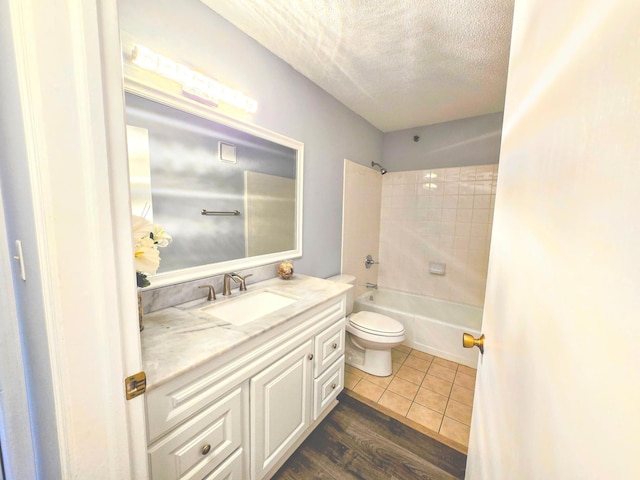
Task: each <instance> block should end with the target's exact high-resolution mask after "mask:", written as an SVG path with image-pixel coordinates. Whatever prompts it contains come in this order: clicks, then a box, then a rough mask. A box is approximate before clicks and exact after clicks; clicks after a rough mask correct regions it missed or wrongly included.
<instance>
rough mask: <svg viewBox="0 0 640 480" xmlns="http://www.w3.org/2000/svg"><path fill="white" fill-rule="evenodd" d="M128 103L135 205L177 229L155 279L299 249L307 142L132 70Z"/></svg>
mask: <svg viewBox="0 0 640 480" xmlns="http://www.w3.org/2000/svg"><path fill="white" fill-rule="evenodd" d="M125 72H126V70H125ZM125 104H126V124H127V144H128V154H129V170H130V185H131V199H132V213H133V214H135V215H140V216H143V217H145V218H147V219H148V220H150V221H152V222H153V223H155V224H158V225H161V226H162V227H164V229H165V230H166V232H167V233H168V234H169V235H171V236H172V237H173V241H172V243H171V244H170V245H169V246H168V247H167V248H163V249H161V251H160V256H161V262H160V267H159V269H158V272H157V274H156V275H153V276H150V277H149V280H150V282H151V286H150V287H149V288H154V287H156V288H157V287H161V286H166V285H169V284H174V283H181V282H184V281H189V280H195V279H198V278H204V277H208V276H213V275H218V274H222V273H227V272H231V271H234V270H242V269H247V268H251V267H257V266H260V265H266V264H269V263H274V262H278V261H281V260H285V259H293V258H298V257H300V256H302V171H303V144H302V143H301V142H298V141H296V140H293V139H290V138H288V137H285V136H282V135H279V134H277V133H274V132H271V131H268V130H266V129H263V128H261V127H258V126H256V125H253V124H250V123H248V122H244V121H242V120H238V119H234V118H233V117H230V116H227V115H222V114H220V113H219V112H217V111H216V110H215V109H214V108H213V107H210V106H208V105H205V104H203V103H201V102H198V101H195V100H193V99H190V98H188V97H186V96H183V95H177V94H176V93H175V92H172V91H171V90H169V89H167V90H165V89H161V88H156V87H155V86H151V85H149V84H146V83H142V82H140V81H139V80H138V79H137V78H134V77H131V76H127V75H125Z"/></svg>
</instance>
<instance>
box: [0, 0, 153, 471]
mask: <svg viewBox="0 0 640 480" xmlns="http://www.w3.org/2000/svg"><path fill="white" fill-rule="evenodd" d="M0 58H2V67H1V68H0V86H1V88H0V132H2V134H1V135H0V137H1V140H0V158H1V161H0V176H1V177H2V196H3V208H4V213H5V218H6V221H5V223H6V236H7V238H6V240H7V242H6V245H8V246H7V247H5V246H4V242H0V243H2V245H0V254H4V253H5V252H10V253H9V255H10V256H5V257H4V258H3V262H2V263H4V262H7V263H9V262H10V264H11V267H10V273H9V275H6V274H5V273H4V272H5V271H7V269H5V268H3V269H2V272H3V273H2V275H1V277H2V280H3V283H2V287H0V288H2V291H3V294H2V301H0V304H1V305H2V306H3V308H2V313H0V323H2V324H3V328H2V329H1V330H2V333H3V341H2V342H0V343H8V342H14V343H13V344H10V347H11V351H10V352H9V353H13V352H17V351H18V349H17V348H16V347H17V346H16V344H15V342H16V340H13V338H11V337H10V336H8V335H6V334H5V332H7V331H9V330H7V329H6V328H5V327H6V325H9V322H11V323H15V325H16V328H12V330H14V331H18V328H17V326H18V325H19V341H20V344H21V345H20V347H21V350H22V360H23V362H24V381H25V383H26V392H28V403H27V400H26V395H25V396H24V397H25V398H24V399H22V400H21V399H19V398H18V397H19V395H17V392H16V391H12V392H11V395H6V396H5V395H3V396H2V398H3V405H5V406H6V405H7V403H6V402H5V400H6V399H7V398H10V397H11V400H12V401H11V404H12V406H11V409H10V410H8V411H4V412H3V415H6V416H7V417H9V418H11V419H12V422H11V423H9V424H4V425H3V427H2V430H3V432H4V433H12V432H13V431H16V429H15V427H14V426H13V424H15V423H16V421H18V419H21V418H26V417H28V419H30V420H31V423H30V424H29V422H28V419H27V422H26V423H25V422H24V421H22V425H21V427H20V428H22V429H26V430H27V432H28V433H30V434H31V439H32V442H33V452H34V453H33V454H31V453H29V451H28V449H26V448H25V449H20V448H19V447H20V446H21V445H23V444H25V443H26V442H27V439H26V438H25V437H27V435H24V434H22V435H20V436H18V435H14V434H12V440H11V442H12V443H11V446H8V442H7V440H6V439H4V438H3V448H5V451H8V452H9V454H12V452H14V451H18V452H19V454H17V455H12V457H13V458H12V460H16V459H17V462H15V461H14V462H12V463H11V464H10V463H8V462H7V463H6V464H5V474H6V476H7V478H14V476H13V474H15V475H18V476H15V478H34V475H30V474H28V473H22V475H21V476H20V472H27V470H26V469H27V468H29V469H30V470H34V469H35V475H36V476H37V477H38V478H65V479H67V478H77V479H84V478H91V479H112V478H118V479H141V480H142V479H146V478H148V475H147V459H146V438H145V437H146V435H145V431H146V429H145V423H144V398H143V397H142V396H140V397H137V398H134V399H132V400H130V401H127V400H126V399H125V395H124V390H125V387H124V379H125V378H126V377H127V376H128V375H131V374H132V373H135V372H138V371H139V370H140V368H141V356H140V340H139V331H138V326H137V315H136V295H135V280H134V278H135V274H134V270H133V263H132V258H133V250H132V240H131V217H130V210H129V209H130V207H129V198H128V195H129V194H128V191H129V188H128V172H127V165H126V143H125V140H124V121H123V119H124V106H123V95H122V69H121V61H122V55H121V51H120V44H119V32H118V22H117V2H116V0H94V1H74V2H66V1H53V2H42V1H40V0H4V1H1V2H0ZM2 234H3V235H4V233H2ZM18 240H19V241H20V242H21V245H22V255H21V256H22V262H21V263H23V265H24V271H23V272H22V271H21V268H20V264H19V263H18V262H17V261H16V260H15V259H14V256H16V255H18V251H17V249H16V247H15V246H16V241H18ZM9 278H10V279H9ZM9 284H12V286H13V289H12V290H13V291H12V292H8V290H7V288H5V287H6V285H9ZM5 306H8V307H7V308H5ZM12 312H13V313H12ZM14 313H15V314H14ZM12 317H13V318H12ZM15 336H17V333H16V335H15ZM5 350H6V349H3V350H2V351H3V355H2V358H3V359H4V358H5V357H6V356H7V352H6V351H5ZM14 357H15V355H14ZM20 368H21V367H20V366H18V364H17V363H15V364H14V365H4V364H3V368H0V375H1V376H2V382H1V383H2V385H1V387H5V386H6V380H7V379H9V380H17V379H18V378H19V377H20V376H21V375H22V374H23V371H22V370H20ZM8 369H12V370H13V372H10V374H8V375H5V372H7V371H8ZM16 412H18V413H21V415H20V416H17V415H16ZM22 412H28V415H26V414H22ZM20 438H22V440H21V439H20ZM19 440H20V441H19ZM18 441H19V443H18ZM27 456H28V457H29V458H27Z"/></svg>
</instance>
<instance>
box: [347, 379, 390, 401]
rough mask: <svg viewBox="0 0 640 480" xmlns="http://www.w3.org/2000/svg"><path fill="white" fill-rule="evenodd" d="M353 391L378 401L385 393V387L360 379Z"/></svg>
mask: <svg viewBox="0 0 640 480" xmlns="http://www.w3.org/2000/svg"><path fill="white" fill-rule="evenodd" d="M353 391H354V392H356V393H359V394H360V395H362V396H363V397H365V398H368V399H369V400H371V401H373V402H377V401H378V400H380V397H381V396H382V394H383V393H384V388H382V387H381V386H379V385H375V384H373V383H371V382H367V381H366V380H360V381H359V382H358V384H357V385H356V386H355V388H354V389H353Z"/></svg>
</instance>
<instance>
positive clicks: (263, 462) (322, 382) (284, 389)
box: [146, 295, 345, 480]
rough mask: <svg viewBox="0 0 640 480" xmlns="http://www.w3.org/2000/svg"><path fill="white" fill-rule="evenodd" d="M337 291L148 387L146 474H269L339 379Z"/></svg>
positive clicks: (241, 478)
mask: <svg viewBox="0 0 640 480" xmlns="http://www.w3.org/2000/svg"><path fill="white" fill-rule="evenodd" d="M344 315H345V298H344V295H341V296H340V297H337V298H333V299H331V300H329V301H326V302H324V303H321V304H320V305H318V306H316V307H314V308H312V309H310V310H308V311H307V312H305V313H302V314H300V315H298V316H297V317H295V318H292V319H289V320H287V321H286V322H285V323H283V324H282V325H278V326H277V327H275V328H273V329H270V330H268V331H266V332H265V333H264V334H263V335H260V336H258V337H256V338H254V339H252V340H250V341H248V342H245V343H243V344H241V345H238V347H237V348H236V349H234V351H232V352H228V353H227V354H226V355H224V356H218V357H215V358H213V359H212V360H211V361H210V362H208V363H205V364H203V365H199V366H197V367H194V368H193V369H191V370H189V371H187V372H185V373H183V374H181V375H178V376H177V377H176V378H173V379H171V380H169V381H167V382H166V383H163V384H162V385H158V386H157V387H156V388H151V389H150V390H149V391H148V392H147V394H146V406H147V433H148V438H149V442H150V444H149V447H148V452H149V466H150V471H151V477H152V479H153V480H159V479H161V480H165V479H167V480H174V479H190V480H191V479H207V480H214V479H218V478H225V479H238V480H246V479H252V480H261V479H264V478H269V477H270V476H271V475H273V473H275V472H276V471H277V469H278V468H279V467H280V466H281V465H282V464H283V463H284V461H285V460H286V459H287V458H288V456H289V455H290V454H291V453H293V451H294V450H295V448H297V446H298V445H299V444H300V443H301V442H302V440H304V438H306V436H307V435H308V434H309V433H311V431H312V430H313V428H315V427H316V426H317V424H318V423H319V422H320V421H321V420H322V418H324V416H326V414H327V413H328V412H329V411H330V410H331V408H332V407H333V406H335V404H336V403H337V402H336V397H337V395H338V393H340V391H341V390H342V388H343V386H344V339H345V319H344Z"/></svg>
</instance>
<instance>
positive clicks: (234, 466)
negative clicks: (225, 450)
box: [204, 448, 247, 480]
mask: <svg viewBox="0 0 640 480" xmlns="http://www.w3.org/2000/svg"><path fill="white" fill-rule="evenodd" d="M243 460H244V457H243V450H242V448H239V449H238V450H236V451H235V452H233V455H231V456H230V457H229V458H227V459H226V460H225V461H224V462H223V463H222V465H220V466H219V467H218V468H216V469H215V471H213V472H211V473H210V474H209V475H207V476H206V477H204V480H244V479H245V478H247V475H245V471H244V461H243Z"/></svg>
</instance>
